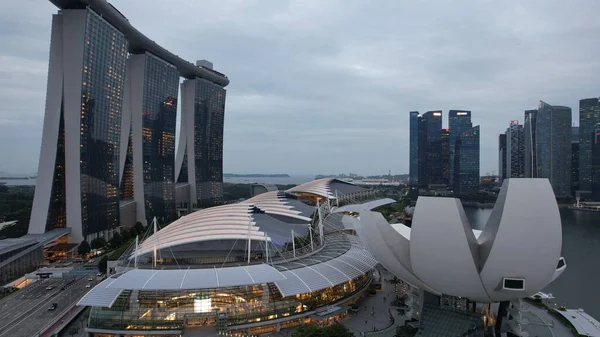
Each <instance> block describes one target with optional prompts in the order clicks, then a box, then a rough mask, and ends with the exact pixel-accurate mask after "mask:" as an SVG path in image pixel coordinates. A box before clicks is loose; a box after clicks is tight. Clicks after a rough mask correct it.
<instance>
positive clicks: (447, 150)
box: [442, 129, 450, 185]
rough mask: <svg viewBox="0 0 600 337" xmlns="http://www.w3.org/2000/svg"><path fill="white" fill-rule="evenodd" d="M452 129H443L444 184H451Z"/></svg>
mask: <svg viewBox="0 0 600 337" xmlns="http://www.w3.org/2000/svg"><path fill="white" fill-rule="evenodd" d="M449 136H450V129H442V183H443V184H445V185H448V184H449V182H450V142H449Z"/></svg>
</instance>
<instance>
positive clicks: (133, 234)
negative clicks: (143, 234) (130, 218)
mask: <svg viewBox="0 0 600 337" xmlns="http://www.w3.org/2000/svg"><path fill="white" fill-rule="evenodd" d="M138 234H139V233H138V231H137V230H136V229H135V226H133V227H131V228H129V236H130V237H132V238H135V237H136V236H138Z"/></svg>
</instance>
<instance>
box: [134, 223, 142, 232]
mask: <svg viewBox="0 0 600 337" xmlns="http://www.w3.org/2000/svg"><path fill="white" fill-rule="evenodd" d="M134 228H135V230H136V231H137V232H138V234H141V233H143V232H144V225H142V223H141V222H139V221H138V222H136V223H135V227H134Z"/></svg>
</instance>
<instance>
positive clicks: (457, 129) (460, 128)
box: [448, 110, 473, 188]
mask: <svg viewBox="0 0 600 337" xmlns="http://www.w3.org/2000/svg"><path fill="white" fill-rule="evenodd" d="M448 127H449V129H450V135H449V137H448V143H449V145H450V185H451V186H452V187H453V188H456V186H455V184H454V179H455V178H456V177H457V176H458V171H456V170H455V164H456V162H457V159H456V158H455V153H456V151H457V148H456V141H457V139H459V138H460V136H461V135H462V134H463V132H465V131H467V130H470V129H471V128H472V127H473V124H472V123H471V111H465V110H450V112H449V113H448Z"/></svg>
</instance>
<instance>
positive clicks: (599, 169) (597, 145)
mask: <svg viewBox="0 0 600 337" xmlns="http://www.w3.org/2000/svg"><path fill="white" fill-rule="evenodd" d="M580 145H581V144H580ZM591 147H592V162H591V163H592V165H591V169H590V172H591V176H592V181H591V184H590V186H591V188H590V189H591V192H592V199H593V200H600V127H598V128H596V130H594V137H593V139H592V144H591ZM580 156H581V153H580ZM580 158H581V157H580ZM579 172H580V174H581V171H579Z"/></svg>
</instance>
